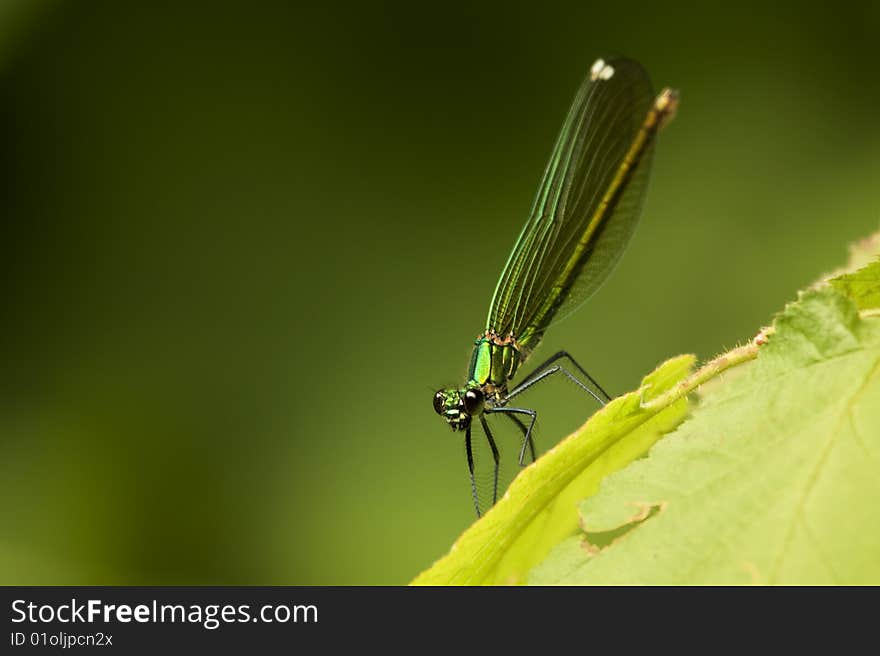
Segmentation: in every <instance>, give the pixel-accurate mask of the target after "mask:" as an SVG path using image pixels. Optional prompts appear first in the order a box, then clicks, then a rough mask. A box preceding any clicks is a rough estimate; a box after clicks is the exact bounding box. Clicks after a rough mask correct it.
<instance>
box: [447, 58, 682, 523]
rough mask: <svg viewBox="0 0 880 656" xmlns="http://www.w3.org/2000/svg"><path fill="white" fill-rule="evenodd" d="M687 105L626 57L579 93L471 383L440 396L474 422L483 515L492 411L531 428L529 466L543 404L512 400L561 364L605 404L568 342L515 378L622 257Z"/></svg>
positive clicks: (464, 423)
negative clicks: (664, 144) (484, 449)
mask: <svg viewBox="0 0 880 656" xmlns="http://www.w3.org/2000/svg"><path fill="white" fill-rule="evenodd" d="M677 104H678V94H677V92H675V91H673V90H672V89H668V88H667V89H663V91H661V92H660V94H659V95H658V96H656V97H655V96H654V92H653V90H652V87H651V82H650V80H649V79H648V75H647V73H646V72H645V70H644V69H643V68H642V66H641V65H640V64H638V63H637V62H635V61H633V60H631V59H626V58H623V57H615V58H608V59H599V60H597V61H596V62H595V63H594V64H593V66H592V67H591V68H590V72H589V74H588V75H587V78H586V79H585V80H584V82H583V84H582V85H581V87H580V89H579V90H578V92H577V95H576V96H575V99H574V103H573V104H572V106H571V109H570V110H569V112H568V116H567V117H566V119H565V123H563V125H562V131H561V132H560V134H559V137H558V139H557V140H556V145H555V147H554V149H553V153H552V155H551V157H550V162H549V164H548V165H547V168H546V170H545V172H544V177H543V180H542V181H541V185H540V187H539V188H538V195H537V197H536V198H535V202H534V204H533V206H532V211H531V213H530V215H529V218H528V220H527V221H526V224H525V227H524V228H523V229H522V232H521V233H520V235H519V238H518V239H517V241H516V244H515V245H514V247H513V252H511V254H510V257H509V258H508V260H507V265H506V266H505V267H504V270H503V271H502V272H501V277H500V278H499V280H498V284H497V286H496V287H495V294H494V296H493V297H492V302H491V304H490V306H489V316H488V318H487V320H486V327H485V330H484V331H483V332H481V333H480V334H479V335H478V337H477V339H476V341H475V343H474V350H473V354H472V356H471V360H470V365H469V366H468V370H467V382H466V383H465V385H464V386H463V387H460V388H448V389H441V390H439V391H438V392H437V393H436V394H435V395H434V409H435V410H436V411H437V413H438V414H439V415H441V416H442V417H443V418H444V419H445V420H446V421H447V422H448V423H449V425H450V426H451V427H452V429H453V430H454V431H464V435H465V451H466V453H467V464H468V471H469V472H470V478H471V493H472V495H473V498H474V506H475V507H476V509H477V515H478V516H479V515H480V514H481V512H482V511H484V510H485V509H486V508H488V507H489V506H490V505H492V504H494V503H495V502H496V501H497V499H498V473H499V466H500V461H501V454H500V452H499V449H498V446H497V444H496V441H495V438H494V436H493V434H492V430H491V429H490V427H489V423H488V422H487V420H486V416H487V415H496V414H497V415H503V416H504V417H507V418H508V419H509V420H510V421H512V422H513V423H514V424H515V426H516V428H517V430H519V431H520V432H521V433H522V443H521V446H520V448H519V460H518V464H519V465H520V466H522V465H524V464H525V459H526V453H527V452H528V456H529V458H530V459H531V460H532V461H534V459H535V455H536V454H535V446H534V442H533V439H532V431H533V429H534V426H535V420H536V418H537V412H536V411H535V410H533V409H531V408H525V407H521V406H520V404H519V403H516V404H514V405H511V401H512V400H513V399H515V398H517V397H519V395H520V394H522V393H523V392H525V391H526V390H527V389H529V388H531V387H532V386H533V385H535V384H536V383H538V382H540V381H542V380H545V379H546V378H548V377H549V376H552V375H553V374H557V373H561V374H562V375H563V376H566V377H567V378H569V379H570V380H572V381H573V382H574V383H576V384H577V385H578V386H579V387H580V388H581V389H582V390H583V392H584V393H585V394H588V395H589V396H590V397H592V398H593V399H595V400H596V401H597V402H598V403H600V404H604V403H606V402H607V401H609V400H610V397H609V396H608V394H607V393H606V392H605V390H603V389H602V387H601V386H600V385H599V384H598V383H597V382H596V381H595V380H594V379H593V377H592V376H590V374H588V373H587V372H586V370H585V369H584V368H583V367H581V366H580V365H579V364H578V363H577V362H576V361H575V360H574V358H572V357H571V355H569V354H568V352H567V351H559V352H558V353H556V354H554V355H553V356H552V357H550V358H548V359H547V360H546V361H544V362H542V363H541V364H540V365H539V366H537V367H536V368H535V369H534V370H533V371H532V372H531V373H530V374H529V375H527V376H525V377H523V379H522V380H521V382H519V383H518V384H516V385H513V384H512V381H513V378H514V376H515V375H516V373H517V372H518V371H519V368H520V367H521V366H522V365H523V363H524V362H525V361H526V359H527V358H528V357H529V355H530V354H531V353H532V351H534V349H535V347H537V345H538V343H539V342H540V341H541V338H542V337H543V335H544V332H545V331H546V330H547V328H548V327H549V326H550V325H552V324H553V323H554V322H556V321H558V320H559V319H561V318H562V317H563V316H565V315H567V314H569V313H570V312H571V311H572V310H574V309H576V308H577V307H578V306H580V304H581V303H583V301H585V300H586V299H587V298H588V297H589V296H590V295H592V294H593V292H595V291H596V290H597V289H598V288H599V286H600V285H601V284H602V283H603V282H604V281H605V279H606V278H607V277H608V275H609V274H610V273H611V271H612V269H613V268H614V266H615V265H616V264H617V262H618V260H619V259H620V256H621V254H622V253H623V251H624V249H625V248H626V245H627V243H628V242H629V240H630V237H632V234H633V231H634V230H635V227H636V223H637V222H638V218H639V214H640V212H641V208H642V203H643V200H644V197H645V189H646V187H647V182H648V172H649V169H650V165H651V155H652V151H653V144H654V137H655V136H656V135H657V132H658V131H659V130H660V129H661V128H662V127H663V126H664V125H665V124H666V123H667V122H669V120H671V119H672V117H673V115H674V114H675V109H676V107H677ZM566 365H569V366H570V368H568V367H567V366H566ZM474 420H476V421H478V422H479V425H480V427H481V428H482V430H483V433H484V436H485V439H486V441H487V443H488V446H489V451H490V453H491V457H492V459H493V461H494V476H493V480H492V483H491V484H490V485H489V486H488V488H489V489H485V490H482V489H479V487H480V486H478V485H477V481H476V478H475V475H474V448H473V446H474V445H473V443H472V441H471V432H472V428H473V424H474Z"/></svg>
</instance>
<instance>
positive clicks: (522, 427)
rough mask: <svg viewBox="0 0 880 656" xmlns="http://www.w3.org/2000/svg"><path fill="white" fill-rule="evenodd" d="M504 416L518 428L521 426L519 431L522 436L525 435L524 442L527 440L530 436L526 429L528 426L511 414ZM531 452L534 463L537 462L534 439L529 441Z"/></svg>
mask: <svg viewBox="0 0 880 656" xmlns="http://www.w3.org/2000/svg"><path fill="white" fill-rule="evenodd" d="M504 416H505V417H507V418H508V419H510V421H512V422H513V423H515V424H516V425H517V426H519V429H520V430H521V431H522V434H523V440H525V438H526V436H527V435H528V434H529V429H528V428H526V425H525V424H524V423H522V421H521V420H520V418H519V417H517V416H516V415H515V414H512V413H510V412H507V413H504ZM529 451H531V455H532V462H535V460H536V459H537V456H536V455H535V440H534V438H532V439H530V440H529Z"/></svg>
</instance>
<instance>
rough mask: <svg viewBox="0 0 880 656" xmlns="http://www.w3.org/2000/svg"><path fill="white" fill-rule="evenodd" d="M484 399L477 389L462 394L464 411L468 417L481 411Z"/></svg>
mask: <svg viewBox="0 0 880 656" xmlns="http://www.w3.org/2000/svg"><path fill="white" fill-rule="evenodd" d="M484 400H485V397H484V396H483V393H482V392H481V391H480V390H478V389H469V390H468V391H467V392H465V394H464V409H465V410H467V413H468V414H469V415H476V414H479V413H480V412H482V410H483V401H484Z"/></svg>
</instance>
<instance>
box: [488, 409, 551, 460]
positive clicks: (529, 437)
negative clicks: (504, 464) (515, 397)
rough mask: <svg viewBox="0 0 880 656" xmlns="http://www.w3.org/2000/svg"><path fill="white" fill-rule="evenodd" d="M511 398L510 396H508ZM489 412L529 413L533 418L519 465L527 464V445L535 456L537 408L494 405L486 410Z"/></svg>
mask: <svg viewBox="0 0 880 656" xmlns="http://www.w3.org/2000/svg"><path fill="white" fill-rule="evenodd" d="M508 398H510V397H508ZM486 412H487V413H493V414H494V413H496V412H504V413H510V414H515V415H529V416H530V417H531V418H532V420H531V421H530V422H529V427H528V428H527V429H526V436H525V437H524V438H523V444H522V447H521V448H520V450H519V466H520V467H523V466H524V465H525V459H526V445H527V444H528V445H529V446H530V447H531V449H532V455H533V456H534V453H535V452H534V446H533V445H532V429H533V428H534V427H535V420H536V419H537V418H538V413H537V412H536V411H535V410H529V409H528V408H508V407H506V406H504V407H500V408H499V407H497V406H496V407H494V408H492V409H491V410H486Z"/></svg>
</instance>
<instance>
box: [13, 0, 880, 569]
mask: <svg viewBox="0 0 880 656" xmlns="http://www.w3.org/2000/svg"><path fill="white" fill-rule="evenodd" d="M160 4H161V6H160ZM182 4H183V3H177V4H171V3H169V4H168V5H167V6H166V5H164V3H157V4H149V5H144V4H140V5H135V4H133V3H132V4H125V3H105V4H100V5H99V4H94V3H90V2H60V1H56V2H46V1H37V0H19V1H12V0H4V2H3V3H2V5H0V131H2V132H0V144H2V146H0V167H2V181H3V182H2V189H3V193H2V197H0V212H2V218H3V228H4V229H3V239H2V252H0V262H2V264H0V266H2V273H3V275H2V285H3V308H4V311H3V315H2V316H3V321H2V327H0V357H2V361H3V365H4V366H3V371H4V375H3V376H2V379H0V498H2V501H0V527H2V528H0V583H4V584H11V583H18V584H24V583H30V584H37V583H55V584H61V583H64V584H75V583H81V584H82V583H89V584H99V583H106V584H112V583H120V584H121V583H128V584H135V583H139V584H160V583H162V584H209V583H217V584H220V583H227V584H245V583H250V584H372V583H404V582H406V581H408V580H409V579H410V578H411V577H412V576H413V575H415V574H416V573H417V572H418V571H420V570H421V569H423V568H424V567H426V566H427V565H429V564H430V563H431V562H432V560H433V559H435V558H436V557H438V556H440V555H441V554H442V553H444V552H445V551H446V549H447V548H448V547H449V545H450V544H451V543H452V541H453V539H454V538H455V537H456V536H457V535H458V534H459V533H460V531H461V530H462V529H464V528H465V527H466V526H467V525H468V524H469V523H470V522H471V521H472V520H473V508H472V506H471V500H470V492H469V487H468V482H467V473H466V466H465V460H464V452H463V445H462V438H461V435H458V434H453V433H452V432H451V431H450V430H449V429H448V428H447V427H446V426H445V425H444V423H443V422H442V421H441V420H440V419H439V418H438V417H437V416H436V415H435V414H434V412H433V410H432V407H431V396H432V392H433V391H434V389H436V388H437V387H439V386H441V385H447V384H457V383H459V382H460V381H461V378H462V376H463V375H464V369H465V365H466V360H467V357H468V353H469V350H470V345H471V343H472V340H473V338H474V337H475V335H476V333H477V332H478V331H479V330H481V329H482V328H483V321H484V317H485V311H486V309H487V304H488V302H489V298H490V296H491V293H492V291H493V289H494V286H495V282H496V277H497V275H498V273H499V271H500V269H501V267H502V265H503V264H504V262H505V260H506V258H507V255H508V252H509V249H510V247H511V246H512V244H513V241H514V238H515V236H516V233H517V232H518V230H519V229H520V227H521V225H522V223H523V221H524V220H525V217H526V214H527V211H528V209H529V207H530V204H531V201H532V195H533V194H534V192H535V190H536V188H537V184H538V180H539V176H540V174H541V172H542V169H543V166H544V164H545V161H546V158H547V157H548V155H549V153H550V148H551V146H552V143H553V140H554V139H555V136H556V132H557V130H558V129H559V127H560V125H561V123H562V119H563V117H564V115H565V113H566V111H567V109H568V105H569V102H570V101H571V99H572V97H573V94H574V91H575V89H576V88H577V86H578V85H579V84H580V82H581V80H582V78H583V76H584V75H585V73H586V71H587V69H588V68H589V66H590V64H591V63H592V62H593V60H594V59H595V58H596V57H597V56H599V55H602V54H605V53H609V52H611V53H614V52H616V53H624V54H627V55H629V56H631V57H634V58H636V59H638V60H640V61H641V62H642V63H643V64H644V65H645V66H646V68H647V69H648V70H649V71H650V73H651V75H652V78H653V79H654V81H655V84H656V85H657V86H658V87H659V86H661V85H670V86H675V87H677V88H679V89H680V90H681V93H682V104H681V108H680V111H679V115H678V118H677V119H676V121H675V122H674V123H673V124H672V125H671V126H670V127H669V129H668V130H666V131H665V132H664V133H663V134H662V135H661V139H660V143H659V146H658V149H657V156H656V158H655V162H654V174H653V179H652V186H651V189H650V192H649V194H648V199H647V203H646V209H645V212H644V214H643V218H642V223H641V225H640V228H639V230H638V232H637V233H636V236H635V239H634V241H633V243H632V245H631V246H630V249H629V251H628V253H627V255H626V257H624V259H623V262H622V263H621V266H620V267H618V269H617V271H616V273H615V275H614V276H613V277H612V278H611V280H610V281H609V282H608V283H607V284H606V285H605V287H604V288H603V289H602V290H600V292H599V293H598V294H597V295H596V296H595V297H594V298H593V299H592V300H591V301H590V303H589V304H588V305H587V306H585V308H584V309H583V310H582V311H581V312H579V313H578V314H576V315H575V316H573V317H572V318H571V319H569V320H567V321H564V322H563V323H561V324H560V325H559V326H557V327H556V328H555V329H554V330H552V331H551V332H550V333H549V336H548V339H547V340H546V342H545V344H544V346H543V348H542V353H543V354H545V355H546V354H548V353H551V352H552V351H553V350H555V349H559V348H563V347H565V348H567V349H569V350H570V351H572V353H574V354H575V355H576V357H578V358H579V359H580V360H581V361H582V362H584V363H586V366H587V367H588V369H589V370H590V371H591V372H592V373H593V374H594V375H595V376H596V377H598V378H599V380H601V381H602V382H603V384H604V385H605V386H606V387H607V388H608V389H609V390H610V391H611V392H613V393H621V392H623V391H626V390H629V389H632V388H633V387H635V386H636V385H637V384H638V381H639V379H640V376H641V375H642V374H644V373H646V372H647V371H649V370H650V369H651V368H653V367H654V366H655V365H656V364H657V363H658V362H660V361H662V360H664V359H665V358H667V357H669V356H672V355H675V354H677V353H681V352H696V353H697V354H698V355H700V356H701V357H708V356H711V355H713V354H714V353H716V352H718V351H720V350H722V349H724V348H728V347H731V346H733V345H735V344H736V343H737V342H738V341H740V340H745V339H747V338H749V337H750V336H752V335H753V334H754V333H755V332H756V331H757V329H758V328H759V327H760V326H761V325H763V324H766V323H767V322H769V321H770V319H771V318H772V315H773V313H774V311H776V310H777V309H779V308H781V306H782V305H783V304H784V303H785V302H786V301H787V300H789V299H791V298H793V296H794V293H795V291H796V290H797V289H798V288H800V287H802V286H804V285H806V284H808V283H809V282H811V281H812V280H813V279H815V278H816V277H817V276H818V275H819V274H820V273H821V272H823V271H825V270H828V269H831V268H833V267H835V266H837V265H839V264H841V263H843V261H844V260H845V258H846V245H847V244H848V243H849V242H850V241H852V240H854V239H856V238H858V237H860V236H863V235H866V234H868V233H869V232H872V231H873V230H875V229H876V228H877V226H878V222H880V185H878V180H880V149H878V146H880V123H878V121H877V116H878V110H877V108H878V106H880V79H878V77H877V74H876V67H877V66H876V65H877V61H878V60H877V48H876V44H877V35H878V32H880V5H878V3H876V2H864V3H862V4H852V5H841V4H839V3H836V4H834V5H833V6H830V5H828V6H824V5H822V4H819V3H814V4H809V3H803V2H798V3H792V4H789V5H773V6H770V5H768V4H767V3H752V4H747V3H736V4H733V5H729V6H727V7H726V8H725V9H724V10H723V11H722V10H721V9H720V8H714V7H713V8H704V9H697V8H695V7H678V6H676V5H673V4H670V3H662V2H661V3H643V4H640V5H636V4H632V3H611V2H601V3H588V2H571V3H554V2H544V3H530V4H528V5H520V6H514V5H511V4H509V3H494V4H492V3H481V6H480V7H478V8H477V7H471V6H466V5H462V6H457V5H454V4H448V3H446V4H436V5H434V6H428V5H424V6H420V7H419V6H414V5H413V4H412V3H408V2H399V3H369V4H367V3H365V4H363V5H351V6H343V5H339V4H336V5H332V6H326V7H323V8H311V9H304V8H294V7H292V4H293V3H280V2H279V3H272V2H264V3H260V4H259V5H257V4H255V3H244V2H242V3H235V4H229V3H204V4H201V5H196V4H191V3H190V4H189V5H188V6H181V5H182ZM530 404H531V405H533V407H536V408H537V409H538V410H539V411H540V412H541V419H542V422H541V433H540V436H544V439H545V442H544V446H546V444H547V441H552V439H553V438H555V437H559V436H561V435H563V434H564V433H565V432H566V431H568V430H571V429H573V428H574V427H576V426H577V425H579V424H580V423H581V422H582V421H583V420H584V419H585V418H586V416H587V415H588V414H589V413H590V412H592V411H593V410H594V409H595V408H594V407H593V406H591V405H590V404H588V403H586V402H585V401H584V400H583V399H582V398H581V396H580V395H579V394H578V393H577V392H576V391H575V390H573V389H572V386H570V385H566V384H565V383H564V382H563V381H554V382H553V383H548V384H547V385H545V386H544V389H543V390H538V391H536V392H535V393H534V395H533V396H532V397H531V398H530Z"/></svg>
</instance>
